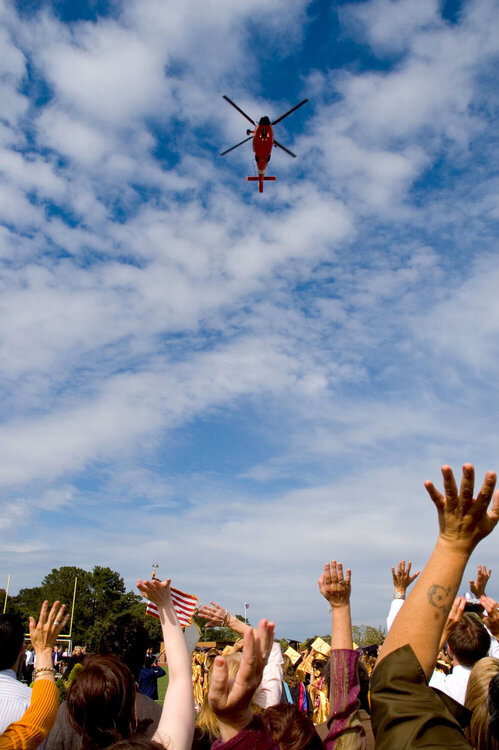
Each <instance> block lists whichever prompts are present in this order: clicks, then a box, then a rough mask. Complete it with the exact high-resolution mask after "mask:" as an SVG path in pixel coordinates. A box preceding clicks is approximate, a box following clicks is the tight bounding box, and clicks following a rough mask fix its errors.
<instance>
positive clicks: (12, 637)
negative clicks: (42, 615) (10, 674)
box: [0, 614, 24, 669]
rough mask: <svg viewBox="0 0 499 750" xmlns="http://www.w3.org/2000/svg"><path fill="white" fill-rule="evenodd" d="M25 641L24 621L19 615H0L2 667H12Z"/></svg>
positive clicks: (0, 655) (0, 656) (0, 666)
mask: <svg viewBox="0 0 499 750" xmlns="http://www.w3.org/2000/svg"><path fill="white" fill-rule="evenodd" d="M23 643H24V627H23V622H22V620H21V618H20V617H18V616H17V615H12V614H6V615H0V669H12V667H13V666H14V664H15V663H16V659H17V657H18V656H19V653H20V651H21V647H22V645H23Z"/></svg>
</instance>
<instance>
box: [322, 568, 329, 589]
mask: <svg viewBox="0 0 499 750" xmlns="http://www.w3.org/2000/svg"><path fill="white" fill-rule="evenodd" d="M322 576H323V580H324V583H325V584H328V583H331V565H330V564H329V563H326V564H325V565H324V573H323V574H322Z"/></svg>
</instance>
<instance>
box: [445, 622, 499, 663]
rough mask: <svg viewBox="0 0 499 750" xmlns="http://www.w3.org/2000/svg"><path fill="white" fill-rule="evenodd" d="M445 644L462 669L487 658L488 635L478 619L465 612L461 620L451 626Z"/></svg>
mask: <svg viewBox="0 0 499 750" xmlns="http://www.w3.org/2000/svg"><path fill="white" fill-rule="evenodd" d="M447 644H448V645H449V647H450V648H451V650H452V653H453V654H454V656H455V657H456V659H457V660H458V662H459V664H461V665H462V666H463V667H472V666H473V664H475V662H477V661H478V660H479V659H483V657H484V656H487V654H488V652H489V648H490V635H489V634H488V632H487V630H486V628H485V626H484V625H483V623H482V622H481V621H480V620H479V619H478V617H476V616H475V615H473V614H470V613H468V612H465V613H464V614H463V616H462V618H461V620H460V621H459V622H456V624H455V625H453V627H452V629H451V631H450V633H449V637H448V638H447Z"/></svg>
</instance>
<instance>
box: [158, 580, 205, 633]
mask: <svg viewBox="0 0 499 750" xmlns="http://www.w3.org/2000/svg"><path fill="white" fill-rule="evenodd" d="M170 591H171V595H172V602H173V608H174V609H175V612H176V613H177V617H178V621H179V623H180V624H181V625H182V627H183V628H187V627H189V625H191V624H192V616H193V614H194V611H195V609H196V606H197V603H198V597H197V596H193V595H192V594H186V593H185V592H184V591H179V590H178V589H174V588H170ZM146 615H151V617H156V619H157V620H159V613H158V608H157V606H156V605H155V604H154V602H150V601H148V602H147V605H146Z"/></svg>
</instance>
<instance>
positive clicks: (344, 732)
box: [319, 560, 366, 750]
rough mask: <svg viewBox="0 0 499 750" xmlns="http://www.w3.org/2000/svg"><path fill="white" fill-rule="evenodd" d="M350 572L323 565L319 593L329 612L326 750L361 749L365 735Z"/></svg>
mask: <svg viewBox="0 0 499 750" xmlns="http://www.w3.org/2000/svg"><path fill="white" fill-rule="evenodd" d="M350 580H351V571H350V570H347V572H346V575H345V576H344V575H343V565H342V564H341V563H340V562H336V560H331V563H326V564H325V565H324V570H323V572H322V575H321V577H320V578H319V591H320V592H321V594H322V596H323V597H324V598H325V599H326V601H327V602H329V605H330V606H331V611H332V625H331V652H330V654H329V665H330V673H331V681H330V690H329V718H328V722H327V725H328V730H329V731H328V735H327V737H326V739H325V740H324V747H325V748H326V750H335V749H337V750H339V749H340V748H341V747H343V745H344V743H346V746H347V747H348V748H349V750H364V748H365V746H366V736H365V732H364V728H363V726H362V722H361V719H360V716H359V701H358V698H359V692H360V685H359V678H358V674H357V663H358V660H359V654H358V652H357V651H353V642H352V618H351V613H350V593H351V586H350Z"/></svg>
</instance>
